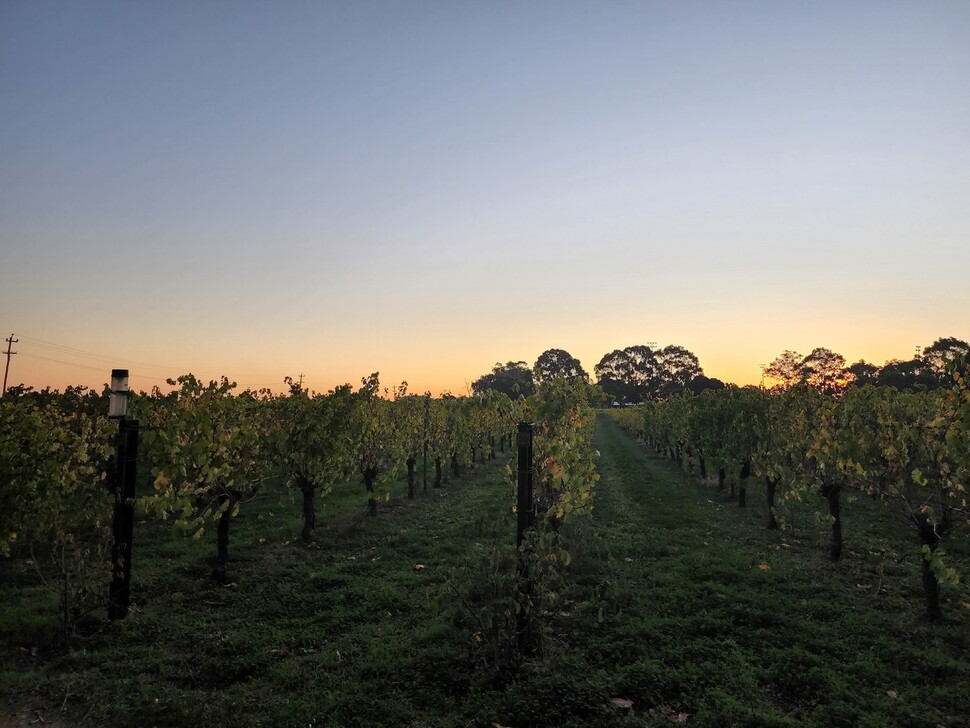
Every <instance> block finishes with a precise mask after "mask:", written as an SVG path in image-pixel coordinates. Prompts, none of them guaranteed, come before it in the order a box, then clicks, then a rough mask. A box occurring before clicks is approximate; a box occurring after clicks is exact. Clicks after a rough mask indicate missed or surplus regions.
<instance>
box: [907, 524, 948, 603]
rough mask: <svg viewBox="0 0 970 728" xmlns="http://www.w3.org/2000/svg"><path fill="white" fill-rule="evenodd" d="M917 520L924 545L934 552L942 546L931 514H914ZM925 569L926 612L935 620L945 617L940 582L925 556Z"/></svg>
mask: <svg viewBox="0 0 970 728" xmlns="http://www.w3.org/2000/svg"><path fill="white" fill-rule="evenodd" d="M913 518H914V519H915V520H916V527H917V529H919V540H920V544H922V545H923V546H928V547H929V549H930V553H931V554H932V553H933V552H934V551H936V550H937V549H938V548H939V546H940V537H939V534H938V533H937V531H936V528H934V526H933V524H932V523H931V522H930V518H929V515H928V514H927V513H925V512H923V511H917V512H916V513H914V514H913ZM921 566H922V570H923V595H924V596H925V597H926V614H927V616H928V617H929V618H930V619H931V620H933V621H934V622H939V621H941V620H942V619H943V610H942V608H941V607H940V582H939V581H938V580H937V578H936V574H934V573H933V567H932V565H931V564H930V560H929V559H927V558H926V557H925V556H924V557H923V558H922V564H921Z"/></svg>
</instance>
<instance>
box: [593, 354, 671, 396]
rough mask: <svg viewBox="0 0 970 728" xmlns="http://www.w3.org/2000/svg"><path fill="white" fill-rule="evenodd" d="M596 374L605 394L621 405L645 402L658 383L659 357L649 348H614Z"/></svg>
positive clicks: (595, 370)
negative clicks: (621, 403)
mask: <svg viewBox="0 0 970 728" xmlns="http://www.w3.org/2000/svg"><path fill="white" fill-rule="evenodd" d="M593 372H594V373H595V374H596V379H597V381H598V383H599V385H600V387H601V388H602V389H603V391H604V392H606V393H607V394H608V395H610V396H611V397H613V398H614V399H617V400H620V401H621V402H641V401H643V399H644V398H645V397H646V395H647V393H648V392H651V391H654V390H655V389H656V383H657V380H658V375H657V362H656V356H655V354H654V351H653V349H651V348H650V347H649V346H628V347H627V348H625V349H614V350H613V351H611V352H610V353H609V354H606V355H605V356H604V357H603V358H602V359H600V361H599V364H597V365H596V366H595V367H593Z"/></svg>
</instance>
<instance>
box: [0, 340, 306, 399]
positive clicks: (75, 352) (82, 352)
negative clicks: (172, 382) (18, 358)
mask: <svg viewBox="0 0 970 728" xmlns="http://www.w3.org/2000/svg"><path fill="white" fill-rule="evenodd" d="M10 338H11V339H13V334H11V335H10ZM18 341H20V339H13V341H12V342H10V341H9V340H8V343H17V342H18ZM23 343H24V344H30V345H31V346H32V347H38V348H40V349H47V350H49V351H50V352H52V353H54V354H60V355H62V356H69V357H72V358H79V359H87V360H88V361H89V362H99V361H103V362H107V363H110V364H112V365H114V364H115V363H117V362H118V361H125V362H126V363H127V364H129V365H135V366H137V367H139V368H143V369H150V370H154V371H155V372H156V373H158V375H157V376H151V375H147V374H132V375H131V376H132V378H133V379H143V380H148V381H151V382H157V383H160V384H167V383H168V381H167V380H168V379H169V378H171V379H175V377H176V376H178V375H177V374H176V375H172V372H179V373H185V372H191V373H192V374H195V375H196V376H199V377H209V378H214V379H215V378H219V377H223V376H226V375H225V374H224V373H219V374H216V373H214V372H211V371H199V370H193V369H192V368H191V367H189V368H186V367H175V366H169V365H166V364H149V363H147V362H141V361H135V360H132V359H129V358H127V357H121V356H111V355H107V354H98V353H96V352H93V351H88V350H86V349H80V348H78V347H75V346H69V345H66V344H59V343H57V342H54V341H47V340H45V339H36V338H34V337H31V336H24V337H23ZM8 349H9V346H8ZM10 353H11V355H12V354H16V353H18V352H14V351H12V352H10ZM19 353H21V354H23V355H24V356H25V357H28V358H30V359H41V360H44V361H49V362H53V363H56V364H63V365H66V366H70V367H75V368H78V369H89V370H91V371H97V372H104V371H105V367H103V366H93V364H92V363H84V364H82V363H81V362H77V361H67V360H65V359H59V358H56V357H52V356H44V355H43V354H34V353H30V352H19ZM9 362H10V357H9V356H8V357H7V363H8V367H9ZM302 376H304V375H301V377H302ZM4 379H5V380H6V376H5V377H4ZM230 379H233V377H230ZM281 382H282V379H280V380H279V381H273V382H246V384H247V385H248V386H249V387H257V388H258V387H276V386H279V385H280V383H281ZM4 390H6V383H5V385H4Z"/></svg>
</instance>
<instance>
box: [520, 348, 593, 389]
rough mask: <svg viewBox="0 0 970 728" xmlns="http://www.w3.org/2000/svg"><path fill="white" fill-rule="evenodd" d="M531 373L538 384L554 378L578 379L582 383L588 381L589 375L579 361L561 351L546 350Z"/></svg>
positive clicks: (566, 352)
mask: <svg viewBox="0 0 970 728" xmlns="http://www.w3.org/2000/svg"><path fill="white" fill-rule="evenodd" d="M532 371H533V374H534V375H535V381H536V383H538V384H541V383H542V382H545V381H547V380H549V379H553V378H554V377H566V378H572V377H579V378H581V379H582V380H583V381H586V382H588V381H589V375H588V374H587V373H586V370H585V369H583V365H582V364H580V363H579V359H577V358H576V357H574V356H573V355H572V354H570V353H569V352H568V351H564V350H563V349H547V350H546V351H544V352H542V353H541V354H540V355H539V358H538V359H537V360H536V365H535V367H533V369H532Z"/></svg>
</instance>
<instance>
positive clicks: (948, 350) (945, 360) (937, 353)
mask: <svg viewBox="0 0 970 728" xmlns="http://www.w3.org/2000/svg"><path fill="white" fill-rule="evenodd" d="M968 354H970V344H968V343H967V342H966V341H963V340H962V339H955V338H953V337H952V336H948V337H946V338H943V339H937V340H936V341H934V342H933V343H932V344H930V345H929V346H927V347H926V348H925V349H923V362H924V363H925V364H926V366H927V367H928V368H929V369H931V370H932V371H933V373H934V374H936V375H937V377H938V378H939V379H940V381H941V383H943V384H948V383H949V381H948V380H949V379H950V376H949V373H948V371H947V366H948V364H949V363H950V362H952V361H953V360H955V359H959V358H960V357H965V356H967V355H968Z"/></svg>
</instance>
